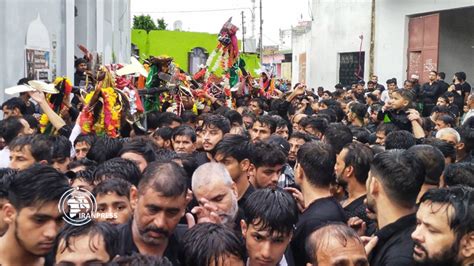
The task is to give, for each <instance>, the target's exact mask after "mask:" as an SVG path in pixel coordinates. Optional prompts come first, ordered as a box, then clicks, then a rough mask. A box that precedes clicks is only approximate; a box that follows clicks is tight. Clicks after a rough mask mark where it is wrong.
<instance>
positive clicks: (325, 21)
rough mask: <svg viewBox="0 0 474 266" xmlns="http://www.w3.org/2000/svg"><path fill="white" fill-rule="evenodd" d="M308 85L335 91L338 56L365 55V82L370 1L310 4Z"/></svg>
mask: <svg viewBox="0 0 474 266" xmlns="http://www.w3.org/2000/svg"><path fill="white" fill-rule="evenodd" d="M377 1H378V0H377ZM312 9H313V17H314V20H313V23H312V27H311V29H312V30H311V42H312V47H311V56H310V57H309V58H308V61H309V65H310V66H311V68H310V74H309V77H310V78H309V82H308V83H309V85H310V86H311V87H314V88H316V87H319V86H323V87H324V88H325V89H329V90H334V85H336V84H337V83H338V82H339V53H346V52H359V50H360V39H359V36H360V35H363V37H364V39H363V44H362V51H365V66H364V69H365V71H364V78H365V79H367V77H368V61H369V60H368V58H369V44H370V13H371V1H370V0H313V6H312Z"/></svg>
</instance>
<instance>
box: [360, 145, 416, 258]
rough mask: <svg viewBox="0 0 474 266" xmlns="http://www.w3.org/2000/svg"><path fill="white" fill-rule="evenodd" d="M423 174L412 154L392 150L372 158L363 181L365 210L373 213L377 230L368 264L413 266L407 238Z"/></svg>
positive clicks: (409, 243) (413, 226)
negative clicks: (365, 187) (366, 177)
mask: <svg viewBox="0 0 474 266" xmlns="http://www.w3.org/2000/svg"><path fill="white" fill-rule="evenodd" d="M424 175H425V171H424V167H423V164H422V162H421V161H420V159H418V158H417V157H416V155H415V154H414V153H412V152H408V151H405V150H396V149H395V150H389V151H385V152H382V153H379V154H377V155H376V156H375V157H374V160H373V161H372V165H371V168H370V172H369V177H368V179H367V208H368V209H369V210H370V211H371V212H373V213H375V214H376V216H377V222H378V226H379V231H378V232H376V233H375V235H376V236H377V237H378V242H377V245H376V246H375V248H374V250H373V251H372V254H371V255H370V258H369V260H370V265H377V266H378V265H393V266H395V265H397V266H402V265H414V261H413V257H412V252H413V240H412V239H411V237H410V235H411V233H412V232H413V230H414V229H415V226H416V219H415V211H416V206H415V204H416V198H417V196H418V193H419V192H420V188H421V185H422V184H423V180H424Z"/></svg>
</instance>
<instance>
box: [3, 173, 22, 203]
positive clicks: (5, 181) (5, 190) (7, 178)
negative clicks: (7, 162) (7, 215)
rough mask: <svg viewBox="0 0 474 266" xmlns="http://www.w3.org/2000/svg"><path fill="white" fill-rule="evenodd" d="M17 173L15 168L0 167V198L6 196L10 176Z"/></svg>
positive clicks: (5, 197)
mask: <svg viewBox="0 0 474 266" xmlns="http://www.w3.org/2000/svg"><path fill="white" fill-rule="evenodd" d="M17 173H18V171H17V170H14V169H11V168H0V199H7V198H8V188H7V184H8V182H9V180H10V178H13V176H14V175H16V174H17ZM0 206H1V205H0Z"/></svg>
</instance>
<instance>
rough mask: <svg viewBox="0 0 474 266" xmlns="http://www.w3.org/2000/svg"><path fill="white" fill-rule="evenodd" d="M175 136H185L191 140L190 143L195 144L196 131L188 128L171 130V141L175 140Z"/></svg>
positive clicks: (181, 127) (184, 126) (180, 127)
mask: <svg viewBox="0 0 474 266" xmlns="http://www.w3.org/2000/svg"><path fill="white" fill-rule="evenodd" d="M177 136H186V137H188V138H189V139H191V142H192V143H195V142H196V138H197V136H196V131H194V129H193V128H192V127H190V126H186V125H183V126H179V127H177V128H175V129H174V130H173V140H175V139H176V137H177Z"/></svg>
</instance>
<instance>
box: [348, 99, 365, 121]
mask: <svg viewBox="0 0 474 266" xmlns="http://www.w3.org/2000/svg"><path fill="white" fill-rule="evenodd" d="M349 109H350V111H351V113H353V114H355V115H356V116H357V119H359V120H361V121H364V117H365V115H366V114H367V105H365V104H362V103H358V102H354V103H352V104H351V105H350V108H349Z"/></svg>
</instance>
